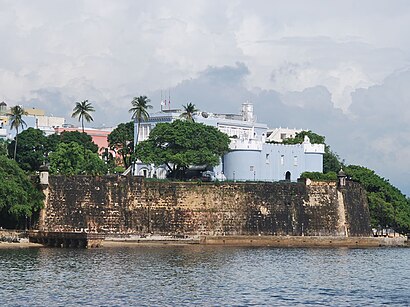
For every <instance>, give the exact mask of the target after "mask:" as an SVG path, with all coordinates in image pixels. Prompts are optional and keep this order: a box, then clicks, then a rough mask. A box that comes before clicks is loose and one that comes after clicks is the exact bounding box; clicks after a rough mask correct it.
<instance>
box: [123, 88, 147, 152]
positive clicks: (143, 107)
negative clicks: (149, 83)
mask: <svg viewBox="0 0 410 307" xmlns="http://www.w3.org/2000/svg"><path fill="white" fill-rule="evenodd" d="M150 101H151V100H150V99H149V98H148V97H147V96H139V97H134V99H133V100H132V101H131V104H132V108H131V109H129V111H128V112H130V113H132V119H136V120H137V124H138V125H137V127H138V129H137V131H134V150H135V146H136V145H137V143H138V133H139V131H140V124H141V121H143V120H147V119H148V118H149V114H148V111H147V110H148V109H152V106H151V105H149V104H148V103H149V102H150Z"/></svg>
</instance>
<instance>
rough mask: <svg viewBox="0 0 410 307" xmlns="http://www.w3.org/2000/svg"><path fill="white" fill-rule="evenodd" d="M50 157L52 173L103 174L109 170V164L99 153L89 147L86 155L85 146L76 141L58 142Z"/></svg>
mask: <svg viewBox="0 0 410 307" xmlns="http://www.w3.org/2000/svg"><path fill="white" fill-rule="evenodd" d="M49 158H50V172H51V173H52V174H59V175H103V174H106V172H107V166H106V165H105V163H104V161H102V160H101V159H100V157H99V156H98V154H96V153H93V152H91V151H90V150H88V149H87V150H86V151H85V155H84V152H83V147H82V146H80V145H79V144H78V143H76V142H71V143H60V144H58V146H57V148H56V151H54V152H52V153H51V154H50V157H49Z"/></svg>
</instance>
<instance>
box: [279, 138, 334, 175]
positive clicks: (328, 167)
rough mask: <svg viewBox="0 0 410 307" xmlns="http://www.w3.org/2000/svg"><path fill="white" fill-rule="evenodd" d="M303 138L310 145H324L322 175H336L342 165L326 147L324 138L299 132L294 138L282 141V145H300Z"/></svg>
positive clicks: (328, 147)
mask: <svg viewBox="0 0 410 307" xmlns="http://www.w3.org/2000/svg"><path fill="white" fill-rule="evenodd" d="M305 136H307V137H309V139H310V143H312V144H325V153H324V155H323V173H328V172H335V173H337V172H338V171H339V170H340V168H341V167H342V163H341V162H340V161H339V160H340V158H339V156H338V155H337V154H336V153H334V152H333V151H332V150H331V149H330V146H328V145H326V143H325V140H326V139H325V137H324V136H322V135H319V134H316V133H314V132H312V131H310V130H309V131H301V132H299V133H296V135H295V137H294V138H288V139H285V140H283V144H289V145H294V144H302V143H303V141H304V140H305Z"/></svg>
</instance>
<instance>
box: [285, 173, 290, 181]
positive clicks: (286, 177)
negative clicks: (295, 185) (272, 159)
mask: <svg viewBox="0 0 410 307" xmlns="http://www.w3.org/2000/svg"><path fill="white" fill-rule="evenodd" d="M285 180H286V181H290V172H289V171H287V172H286V174H285Z"/></svg>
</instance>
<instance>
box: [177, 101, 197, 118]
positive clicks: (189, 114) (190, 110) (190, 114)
mask: <svg viewBox="0 0 410 307" xmlns="http://www.w3.org/2000/svg"><path fill="white" fill-rule="evenodd" d="M182 107H183V108H184V112H183V113H182V114H181V117H182V118H184V119H185V120H187V121H191V122H193V121H194V113H195V112H198V111H199V110H198V109H197V108H196V107H195V104H193V103H191V102H189V103H187V104H186V105H185V106H182Z"/></svg>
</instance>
